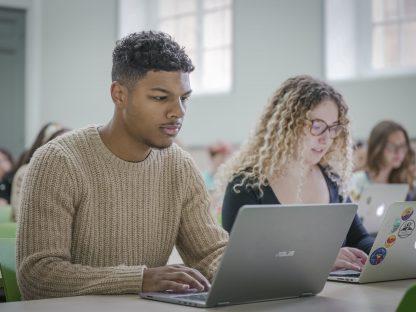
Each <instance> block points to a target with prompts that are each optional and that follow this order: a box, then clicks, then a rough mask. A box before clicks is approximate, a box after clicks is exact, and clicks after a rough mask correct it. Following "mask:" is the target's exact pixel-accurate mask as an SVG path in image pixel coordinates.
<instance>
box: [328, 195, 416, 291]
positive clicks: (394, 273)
mask: <svg viewBox="0 0 416 312" xmlns="http://www.w3.org/2000/svg"><path fill="white" fill-rule="evenodd" d="M415 224H416V202H398V203H394V204H392V205H391V206H390V208H389V209H388V210H387V213H386V216H385V217H384V220H383V223H382V225H381V228H380V231H379V232H378V234H377V237H376V239H375V241H374V245H373V247H372V248H371V251H370V254H369V256H368V260H367V262H366V263H365V265H364V267H363V269H362V271H361V273H360V272H357V271H353V270H339V271H335V272H331V274H330V276H329V278H328V279H329V280H334V281H343V282H352V283H371V282H380V281H389V280H398V279H407V278H416V232H415Z"/></svg>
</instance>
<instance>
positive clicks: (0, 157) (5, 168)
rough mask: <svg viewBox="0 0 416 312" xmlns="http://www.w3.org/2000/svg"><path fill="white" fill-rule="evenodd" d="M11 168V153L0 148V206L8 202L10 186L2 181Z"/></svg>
mask: <svg viewBox="0 0 416 312" xmlns="http://www.w3.org/2000/svg"><path fill="white" fill-rule="evenodd" d="M12 168H13V157H12V154H11V153H10V152H9V151H8V150H6V149H4V148H0V206H3V205H7V203H8V197H9V195H8V194H9V193H10V188H8V184H7V183H5V182H3V179H4V177H5V176H6V175H7V173H9V172H10V171H11V170H12Z"/></svg>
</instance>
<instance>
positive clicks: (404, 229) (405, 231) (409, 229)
mask: <svg viewBox="0 0 416 312" xmlns="http://www.w3.org/2000/svg"><path fill="white" fill-rule="evenodd" d="M414 230H415V221H413V220H407V221H405V222H403V224H402V226H401V227H400V229H399V232H398V234H397V235H398V236H399V237H400V238H406V237H409V236H410V235H411V234H412V233H413V231H414Z"/></svg>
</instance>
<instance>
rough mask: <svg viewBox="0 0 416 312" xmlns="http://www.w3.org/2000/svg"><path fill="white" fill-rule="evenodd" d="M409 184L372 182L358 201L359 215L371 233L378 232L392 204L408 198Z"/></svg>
mask: <svg viewBox="0 0 416 312" xmlns="http://www.w3.org/2000/svg"><path fill="white" fill-rule="evenodd" d="M408 190H409V186H408V185H407V184H378V183H375V184H370V185H368V186H367V187H366V188H365V189H364V190H363V193H362V194H361V196H360V199H359V201H358V212H357V213H358V215H359V216H360V218H361V219H362V222H363V224H364V226H365V228H366V229H367V231H368V232H369V233H377V232H378V231H379V229H380V226H381V222H382V221H383V219H384V216H385V214H386V210H387V208H388V207H390V205H391V204H393V203H394V202H397V201H403V200H405V199H406V195H407V192H408Z"/></svg>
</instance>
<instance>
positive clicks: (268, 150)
mask: <svg viewBox="0 0 416 312" xmlns="http://www.w3.org/2000/svg"><path fill="white" fill-rule="evenodd" d="M347 111H348V107H347V105H346V104H345V102H344V100H343V98H342V96H341V94H339V93H338V92H337V91H335V90H334V89H333V88H332V87H331V86H329V85H328V84H326V83H324V82H322V81H319V80H316V79H314V78H312V77H309V76H296V77H294V78H290V79H288V80H286V81H285V82H284V83H283V84H282V86H281V87H280V88H279V89H278V90H277V91H276V92H275V94H274V95H273V97H272V99H271V101H270V102H269V104H268V105H267V106H266V108H265V110H264V113H263V115H262V117H261V119H260V122H259V124H258V126H257V129H256V131H255V133H254V135H252V136H251V138H250V139H249V140H248V141H247V142H246V143H245V144H244V145H243V147H242V148H241V149H240V151H239V152H237V153H236V154H235V155H234V156H233V157H232V158H231V159H230V160H229V161H228V162H227V163H226V164H225V165H224V166H223V167H222V168H221V169H220V172H219V174H218V178H219V182H220V183H219V187H220V189H221V187H222V189H225V188H226V191H225V195H224V202H223V207H222V222H223V226H224V228H225V229H226V230H227V231H229V232H230V231H231V228H232V225H233V223H234V220H235V218H236V216H237V212H238V210H239V209H240V207H241V206H243V205H247V204H256V205H258V204H299V203H309V204H311V203H316V204H319V203H322V204H328V203H340V202H346V201H347V197H346V194H347V183H348V179H349V177H350V174H351V169H352V168H351V167H352V161H351V157H352V156H351V155H352V151H351V136H350V130H349V119H348V116H347ZM226 185H227V186H226ZM373 242H374V240H373V238H371V237H370V235H368V233H367V231H366V230H365V228H364V227H363V226H362V224H361V222H360V220H359V218H358V217H357V216H355V218H354V221H353V223H352V225H351V228H350V230H349V232H348V235H347V238H346V240H345V243H344V245H345V246H346V247H343V248H341V250H340V252H339V254H338V257H337V260H336V262H335V264H334V266H333V269H334V270H335V269H342V268H347V269H355V270H360V269H361V268H362V266H363V264H364V263H365V261H366V259H367V255H366V254H365V253H364V252H367V253H368V252H369V251H370V249H371V246H372V244H373ZM347 246H348V247H347ZM363 251H364V252H363Z"/></svg>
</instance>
